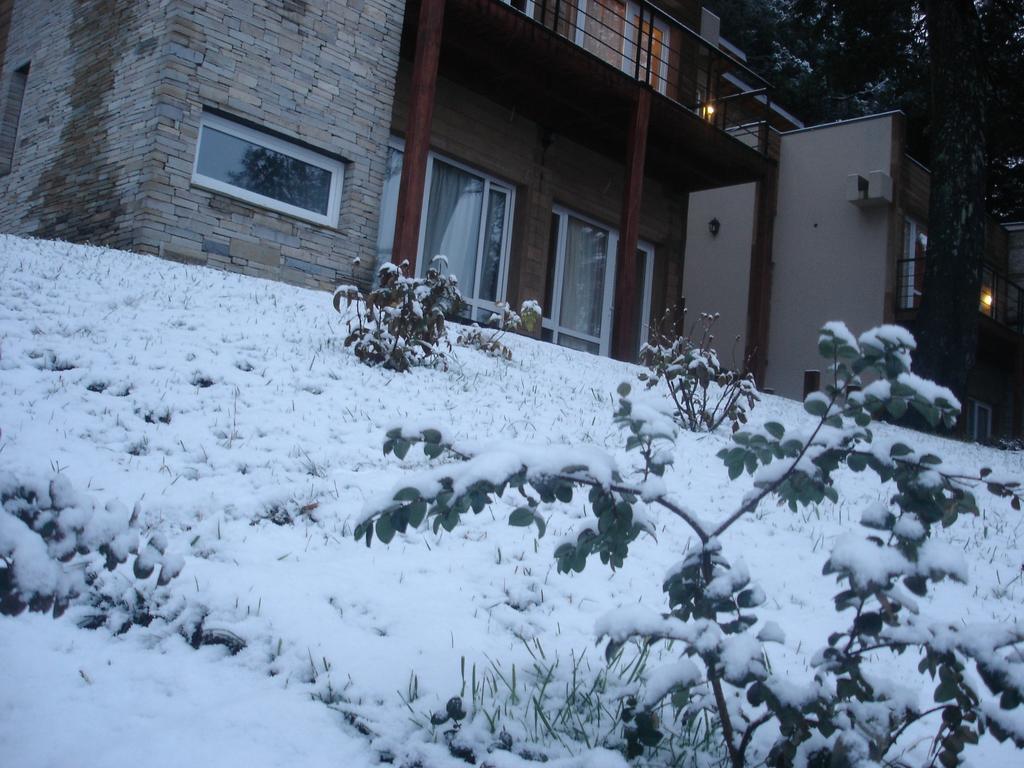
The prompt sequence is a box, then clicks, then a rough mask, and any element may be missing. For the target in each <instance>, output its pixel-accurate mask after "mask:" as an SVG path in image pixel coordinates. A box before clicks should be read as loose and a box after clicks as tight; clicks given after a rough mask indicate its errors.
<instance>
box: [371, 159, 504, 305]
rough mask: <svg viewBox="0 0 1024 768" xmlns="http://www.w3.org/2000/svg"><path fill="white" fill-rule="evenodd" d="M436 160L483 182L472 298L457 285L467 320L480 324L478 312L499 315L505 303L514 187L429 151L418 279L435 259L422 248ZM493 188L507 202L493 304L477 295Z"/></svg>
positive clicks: (491, 175) (478, 170) (424, 240)
mask: <svg viewBox="0 0 1024 768" xmlns="http://www.w3.org/2000/svg"><path fill="white" fill-rule="evenodd" d="M391 146H394V147H396V148H399V147H398V146H397V145H396V144H395V143H392V145H391ZM400 149H401V151H402V161H403V162H404V161H405V144H404V142H403V143H402V145H401V146H400ZM438 160H440V161H441V162H442V163H446V164H448V165H450V166H452V167H453V168H457V169H458V170H460V171H463V172H464V173H468V174H470V175H472V176H476V177H478V178H480V179H482V180H483V182H484V188H483V193H482V205H481V206H480V228H479V230H478V233H477V243H476V270H475V272H474V275H475V276H474V280H473V286H472V295H469V294H467V293H466V286H463V285H461V284H460V285H459V291H460V292H461V293H462V302H463V304H464V305H465V306H466V307H468V308H469V311H470V319H471V320H473V321H474V322H481V321H483V320H485V319H486V318H482V317H477V313H478V312H491V313H494V314H498V306H497V305H498V304H499V303H503V302H505V301H506V300H507V295H508V293H507V291H508V273H509V262H510V260H511V254H512V225H513V222H514V218H515V216H514V214H515V207H516V187H515V184H512V183H510V182H507V181H504V180H502V179H499V178H498V177H496V176H494V175H493V174H490V173H487V172H486V171H481V170H480V169H479V168H474V167H473V166H471V165H467V164H466V163H463V162H460V161H458V160H454V159H452V158H450V157H448V156H446V155H442V154H440V153H438V152H434V151H433V150H431V151H430V153H429V155H428V159H427V174H426V177H425V180H424V182H423V207H422V209H421V210H422V211H423V215H422V216H421V218H420V231H419V237H418V239H417V243H416V253H418V254H419V258H417V259H416V276H417V277H423V276H424V275H425V274H426V271H427V269H428V267H429V265H430V264H432V263H433V261H434V257H435V256H436V254H434V255H431V256H428V255H427V253H426V252H425V251H424V248H425V247H426V239H427V218H428V216H429V214H430V190H431V187H432V186H433V179H434V163H435V162H436V161H438ZM492 188H497V189H498V190H499V191H501V192H503V193H505V195H506V200H507V204H506V206H505V216H504V220H503V222H502V243H501V254H500V257H499V264H498V287H497V289H496V291H495V300H494V301H491V300H489V299H481V298H478V296H477V294H478V292H479V288H480V274H481V266H482V265H481V260H482V259H483V249H484V223H485V222H486V220H487V209H488V201H489V200H490V194H491V189H492Z"/></svg>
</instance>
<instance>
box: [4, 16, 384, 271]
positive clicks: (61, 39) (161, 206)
mask: <svg viewBox="0 0 1024 768" xmlns="http://www.w3.org/2000/svg"><path fill="white" fill-rule="evenodd" d="M40 8H42V9H43V12H40ZM403 10H404V3H402V2H400V1H399V0H349V2H347V3H345V2H337V1H335V0H259V1H257V2H238V1H237V0H209V1H208V2H200V1H199V0H169V1H168V2H156V1H155V0H153V1H144V2H133V1H131V0H84V1H83V0H78V1H77V2H72V0H60V1H57V0H54V2H49V3H45V4H39V3H36V2H32V0H17V2H15V4H14V12H13V17H12V26H11V34H10V39H9V44H8V47H7V54H6V57H5V61H4V68H3V72H4V82H6V80H7V78H8V77H9V75H8V73H9V72H10V71H12V70H13V69H14V68H16V67H18V66H20V65H21V64H22V63H23V62H24V61H28V60H31V61H32V67H31V72H30V76H29V83H28V88H27V90H26V94H25V100H24V109H23V114H22V125H23V127H24V128H23V130H22V131H21V132H19V138H18V147H17V150H16V153H15V158H16V159H15V167H14V171H13V172H12V173H11V174H10V175H9V176H7V177H5V178H2V179H0V230H3V231H8V232H16V233H19V234H34V235H39V236H46V237H61V238H66V239H69V240H76V241H91V242H97V243H105V244H110V245H115V246H119V247H130V248H133V249H135V250H141V251H146V252H151V253H158V254H160V255H163V256H165V257H168V258H174V259H178V260H183V261H188V262H193V263H201V264H209V265H211V266H217V267H222V268H226V269H231V270H234V271H239V272H243V273H246V274H252V275H260V276H265V277H273V278H278V279H284V280H288V281H291V282H297V283H301V284H306V285H311V286H331V285H334V284H336V283H337V282H338V281H339V280H344V281H346V282H348V281H352V280H355V281H357V282H366V281H368V279H369V275H370V270H371V268H372V264H373V256H374V244H375V238H376V231H377V208H378V204H379V199H380V193H381V187H382V184H383V178H384V171H385V163H386V145H387V140H388V135H389V125H390V118H391V103H392V99H393V94H394V82H395V72H396V70H397V67H398V51H399V44H400V39H401V25H402V14H403ZM3 92H4V91H3V90H0V93H3ZM204 109H213V110H216V111H218V113H219V114H221V115H225V116H228V117H235V118H238V119H240V120H242V121H245V122H247V123H248V124H249V125H252V126H254V127H262V128H265V129H267V130H269V131H271V132H273V133H276V134H277V135H279V136H282V137H285V138H289V139H293V140H296V141H298V142H300V143H301V144H304V145H305V146H307V147H309V148H312V149H315V150H319V151H321V152H323V153H325V154H328V155H331V156H334V157H340V158H342V159H343V160H344V161H345V176H344V186H343V194H342V200H341V214H340V219H339V222H338V225H337V226H336V227H330V226H321V225H317V224H312V223H309V222H306V221H303V220H301V219H296V218H294V217H291V216H287V215H284V214H281V213H277V212H274V211H271V210H268V209H265V208H262V207H260V206H257V205H253V204H250V203H247V202H243V201H240V200H237V199H235V198H232V197H229V196H226V195H222V194H218V193H215V192H209V191H206V190H203V189H200V188H198V187H195V186H193V185H192V183H191V176H192V167H193V163H194V159H195V151H196V139H197V136H198V132H199V125H200V119H201V116H202V114H203V111H204ZM357 257H359V258H360V260H361V266H359V267H358V268H354V267H353V262H354V259H356V258H357Z"/></svg>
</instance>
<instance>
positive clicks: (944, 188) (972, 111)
mask: <svg viewBox="0 0 1024 768" xmlns="http://www.w3.org/2000/svg"><path fill="white" fill-rule="evenodd" d="M924 6H925V10H926V13H927V29H928V49H929V59H930V77H931V121H930V122H931V133H932V135H931V143H932V152H931V167H932V175H931V200H930V207H929V211H928V251H927V256H926V266H925V276H924V287H923V291H922V293H923V296H922V299H921V308H920V311H919V312H918V316H917V322H916V332H917V344H918V351H917V355H916V365H915V368H916V369H917V371H918V372H919V373H920V374H921V375H923V376H926V377H927V378H931V379H934V380H935V381H938V382H939V383H940V384H943V385H945V386H947V387H949V388H950V389H952V390H953V393H954V394H955V395H956V396H957V397H958V398H960V400H961V402H963V403H964V405H965V406H966V395H967V379H968V374H969V372H970V370H971V368H972V367H973V366H974V358H975V351H976V349H977V338H978V314H979V312H978V306H979V301H980V292H981V265H982V261H983V259H984V255H985V169H986V160H985V102H986V92H987V84H986V81H985V72H984V70H985V66H984V51H983V47H982V37H981V27H980V22H979V19H978V13H977V11H976V9H975V7H974V3H973V2H972V0H926V2H925V4H924ZM961 422H963V420H961Z"/></svg>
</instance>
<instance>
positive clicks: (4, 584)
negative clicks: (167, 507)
mask: <svg viewBox="0 0 1024 768" xmlns="http://www.w3.org/2000/svg"><path fill="white" fill-rule="evenodd" d="M0 502H2V510H0V613H3V614H6V615H9V616H10V615H17V614H19V613H21V612H22V611H24V610H25V609H26V608H27V609H28V610H30V611H37V612H44V611H50V612H52V613H53V615H54V616H55V617H57V616H61V615H62V614H63V613H64V612H65V611H66V610H67V609H68V607H69V605H70V604H71V603H72V602H75V601H78V602H81V603H83V604H85V605H86V606H88V607H87V609H86V611H85V613H86V615H85V617H84V618H83V619H82V624H83V626H89V627H98V626H101V625H103V624H105V623H108V620H110V619H111V618H112V617H113V618H114V619H115V620H114V622H113V624H112V625H111V626H112V628H113V629H115V630H119V631H123V630H124V629H127V626H125V624H126V623H127V624H128V625H129V626H130V625H131V623H134V621H133V620H132V617H133V616H135V617H137V616H140V615H143V614H145V613H146V602H147V600H146V598H147V592H149V591H151V587H152V586H153V585H147V587H146V589H145V591H143V587H142V582H146V581H147V580H148V579H149V578H150V577H151V576H152V575H153V574H154V573H156V574H157V576H156V584H155V586H158V587H163V586H166V585H167V584H169V583H170V581H171V579H173V578H174V577H176V576H177V575H178V574H179V573H180V572H181V569H182V567H183V566H184V560H183V559H182V558H181V556H179V555H172V554H169V553H168V552H167V542H166V540H165V539H164V537H163V536H162V535H160V534H154V535H152V536H151V537H150V538H149V540H148V541H147V542H146V543H145V544H141V543H140V537H139V530H138V527H137V526H138V517H139V505H138V504H136V506H135V509H134V511H129V510H128V509H127V507H125V506H124V505H123V504H121V503H120V502H117V501H111V502H109V503H107V505H106V506H105V507H104V508H102V509H98V508H96V507H95V505H94V504H93V503H92V502H90V501H88V500H87V499H84V498H82V497H81V496H80V495H79V494H78V493H76V492H75V491H74V489H73V488H72V487H71V484H70V483H69V482H68V480H67V478H66V477H64V476H63V475H60V474H57V475H54V476H53V477H52V478H51V479H50V481H49V483H48V484H45V483H33V482H26V481H24V480H18V479H17V478H15V477H14V476H13V475H12V474H10V473H8V472H0ZM130 556H134V559H133V560H132V568H131V570H132V573H133V575H134V576H135V579H136V580H137V581H138V582H139V587H129V588H128V590H127V593H126V592H125V587H124V579H123V578H121V579H119V581H118V583H111V581H110V580H108V579H107V578H106V574H108V573H112V572H115V571H116V570H118V567H119V566H120V565H122V564H124V563H126V562H127V561H128V558H129V557H130Z"/></svg>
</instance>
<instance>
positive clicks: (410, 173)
mask: <svg viewBox="0 0 1024 768" xmlns="http://www.w3.org/2000/svg"><path fill="white" fill-rule="evenodd" d="M443 24H444V0H422V2H421V3H420V15H419V21H418V22H417V24H416V55H415V58H414V59H413V64H412V87H411V91H410V94H409V118H408V125H407V126H406V132H405V154H404V156H403V158H402V178H401V180H400V181H399V185H398V212H397V216H396V220H395V242H394V247H393V250H392V251H391V261H392V262H394V263H395V264H401V263H402V262H403V261H408V262H409V273H410V274H415V273H416V251H417V248H418V247H419V237H420V219H421V217H422V215H423V186H424V184H425V183H426V180H427V156H428V155H429V153H430V122H431V120H432V119H433V115H434V96H435V95H436V93H437V62H438V59H439V58H440V54H441V30H442V27H443Z"/></svg>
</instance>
